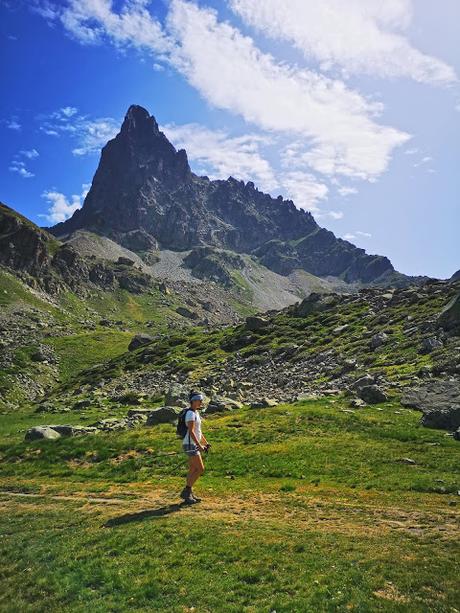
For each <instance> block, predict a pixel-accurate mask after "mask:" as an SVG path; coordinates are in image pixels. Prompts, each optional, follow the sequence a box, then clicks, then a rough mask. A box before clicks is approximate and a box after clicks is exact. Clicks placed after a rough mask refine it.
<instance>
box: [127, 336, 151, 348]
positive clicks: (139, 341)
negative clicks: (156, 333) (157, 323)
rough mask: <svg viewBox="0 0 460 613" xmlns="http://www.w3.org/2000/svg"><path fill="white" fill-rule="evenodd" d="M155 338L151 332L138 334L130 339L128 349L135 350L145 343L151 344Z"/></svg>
mask: <svg viewBox="0 0 460 613" xmlns="http://www.w3.org/2000/svg"><path fill="white" fill-rule="evenodd" d="M153 340H154V338H153V336H150V334H136V335H135V336H134V337H133V338H132V339H131V341H130V343H129V345H128V351H134V350H135V349H138V348H139V347H143V346H144V345H149V344H150V343H152V342H153Z"/></svg>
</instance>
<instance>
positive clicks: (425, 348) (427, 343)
mask: <svg viewBox="0 0 460 613" xmlns="http://www.w3.org/2000/svg"><path fill="white" fill-rule="evenodd" d="M441 347H443V344H442V342H441V341H440V340H439V339H437V338H424V339H423V341H422V344H421V345H420V348H419V350H418V352H419V353H421V354H426V353H431V352H432V351H434V350H435V349H440V348H441Z"/></svg>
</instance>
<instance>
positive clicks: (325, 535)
mask: <svg viewBox="0 0 460 613" xmlns="http://www.w3.org/2000/svg"><path fill="white" fill-rule="evenodd" d="M345 406H346V404H345V403H344V401H343V400H342V399H335V400H334V399H328V400H323V401H308V402H302V403H297V404H295V405H281V406H279V407H274V408H269V409H258V410H254V409H242V410H240V411H235V412H232V413H230V414H227V415H223V416H219V415H214V416H210V417H208V418H207V419H205V420H204V422H203V429H204V432H205V434H206V436H207V438H208V439H209V440H210V441H211V442H212V445H213V446H212V451H211V453H210V455H209V457H207V458H206V460H205V463H206V472H205V474H204V476H203V477H202V478H201V479H200V481H199V482H198V483H197V486H196V488H195V489H196V490H197V491H198V493H199V494H201V495H202V497H203V502H202V503H200V505H196V506H194V507H192V508H189V509H183V508H181V507H180V506H179V505H178V502H179V499H178V498H177V492H178V491H179V489H180V487H181V486H182V483H183V478H184V474H185V464H186V460H185V458H183V457H182V455H178V456H171V455H158V454H165V453H170V452H171V451H174V450H178V449H179V444H178V441H177V439H176V438H175V436H174V431H173V428H172V426H170V425H166V424H165V425H161V426H158V427H155V428H151V429H148V428H145V427H139V428H136V429H134V430H131V431H127V432H123V433H113V434H99V435H97V436H87V437H81V438H73V439H60V440H58V441H41V442H34V443H27V442H24V441H23V440H22V439H23V434H24V430H25V428H27V427H28V426H30V425H32V424H36V423H39V421H40V420H41V422H42V423H44V422H46V421H47V420H48V422H54V423H69V422H71V423H88V421H89V420H94V419H95V418H96V416H97V411H96V410H93V411H92V412H91V414H90V415H86V416H85V415H83V414H81V415H80V414H75V413H72V414H70V415H69V414H64V415H62V416H59V415H52V416H48V417H45V416H37V415H33V414H30V413H28V412H26V411H24V412H22V413H19V414H16V415H13V414H11V415H8V416H6V419H5V420H3V422H2V423H1V425H0V489H1V491H2V492H3V493H2V494H0V501H1V503H0V534H1V535H2V538H1V539H0V577H1V582H2V595H1V596H0V610H2V611H3V610H4V611H17V610H21V611H41V610H51V611H87V610H92V611H101V612H102V611H120V612H121V611H126V610H133V611H145V610H155V611H190V610H195V611H212V612H214V611H225V612H226V611H234V612H237V611H238V612H239V611H248V612H249V611H250V612H258V611H267V612H268V611H273V610H276V611H345V610H355V611H369V612H373V611H440V612H441V611H446V612H447V611H450V612H453V611H455V607H456V606H457V595H458V594H457V588H458V583H457V582H458V572H459V553H460V551H459V547H458V524H459V510H458V509H459V507H458V505H457V504H456V503H457V502H460V500H459V498H458V496H457V491H458V490H459V489H460V446H459V444H458V442H456V441H454V440H453V439H452V438H450V437H446V435H445V433H444V432H443V431H438V430H431V429H427V428H424V427H422V426H421V425H420V414H419V413H418V412H416V411H408V410H404V409H401V407H399V405H398V404H397V403H386V404H384V405H381V406H379V407H373V408H366V409H360V410H357V411H356V412H355V413H354V414H350V413H345V412H343V411H342V410H341V409H343V408H344V407H345ZM126 408H127V407H126ZM377 408H381V409H382V410H381V411H379V410H377ZM101 415H103V412H101ZM405 457H409V458H412V459H413V460H415V461H416V464H415V465H410V464H405V463H403V462H402V461H401V459H402V458H405ZM7 492H11V493H12V494H14V493H15V492H16V493H17V494H21V492H22V493H25V494H26V493H27V492H29V493H35V494H42V496H38V497H37V496H36V495H35V496H27V495H16V496H15V495H12V494H8V493H7ZM63 496H67V498H65V497H63ZM88 496H89V497H91V496H92V497H93V498H94V500H93V502H91V501H89V502H88ZM101 497H102V498H103V499H106V498H108V499H109V501H111V504H107V503H104V500H100V498H101ZM193 608H194V609H193Z"/></svg>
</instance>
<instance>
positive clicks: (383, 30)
mask: <svg viewBox="0 0 460 613" xmlns="http://www.w3.org/2000/svg"><path fill="white" fill-rule="evenodd" d="M230 5H231V7H232V8H233V10H234V11H235V12H236V13H238V14H239V15H240V16H241V17H242V19H243V20H244V21H245V22H246V23H247V24H249V25H251V26H253V27H254V28H256V29H257V30H259V31H262V32H263V33H264V34H266V35H267V36H269V37H272V38H274V39H277V40H284V41H288V42H290V43H292V44H293V45H294V46H295V47H297V48H298V49H299V50H300V51H301V52H302V53H303V54H304V55H305V57H307V58H309V59H310V58H315V59H316V60H318V61H319V62H320V63H321V68H322V69H323V70H330V69H333V68H335V67H340V68H342V69H343V72H344V74H345V75H348V74H361V73H364V74H370V75H373V76H379V77H384V78H390V77H406V78H410V79H413V80H415V81H418V82H421V83H431V84H434V85H447V84H451V83H454V82H455V81H456V80H457V76H456V74H455V70H454V69H453V68H452V67H451V66H449V65H448V64H447V63H445V62H443V61H442V60H439V59H437V58H435V57H433V56H430V55H427V54H424V53H423V52H421V51H419V50H418V49H417V48H415V47H414V46H413V45H412V44H411V42H410V41H409V39H408V38H407V36H406V35H405V34H404V33H405V32H406V31H407V30H408V28H409V26H410V24H411V21H412V13H413V6H412V1H411V0H388V1H386V2H382V1H381V0H348V1H347V2H344V1H343V0H308V1H305V0H286V1H284V2H280V1H279V0H264V1H263V2H261V1H260V0H230Z"/></svg>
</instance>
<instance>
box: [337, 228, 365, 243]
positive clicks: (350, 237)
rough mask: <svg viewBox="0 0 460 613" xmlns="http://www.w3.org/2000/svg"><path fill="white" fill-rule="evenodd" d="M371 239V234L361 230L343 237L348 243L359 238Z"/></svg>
mask: <svg viewBox="0 0 460 613" xmlns="http://www.w3.org/2000/svg"><path fill="white" fill-rule="evenodd" d="M359 237H361V238H371V237H372V234H370V233H369V232H362V231H361V230H355V232H354V233H353V232H347V234H344V235H343V236H342V238H344V239H345V240H347V241H351V240H356V239H357V238H359Z"/></svg>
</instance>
